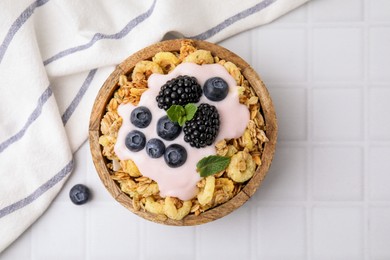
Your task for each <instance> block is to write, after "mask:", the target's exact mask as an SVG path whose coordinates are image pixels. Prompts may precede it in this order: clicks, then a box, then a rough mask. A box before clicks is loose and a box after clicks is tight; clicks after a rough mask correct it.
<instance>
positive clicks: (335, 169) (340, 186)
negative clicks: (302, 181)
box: [312, 146, 363, 200]
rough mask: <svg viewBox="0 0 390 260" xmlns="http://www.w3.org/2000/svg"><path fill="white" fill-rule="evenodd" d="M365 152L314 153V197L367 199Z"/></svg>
mask: <svg viewBox="0 0 390 260" xmlns="http://www.w3.org/2000/svg"><path fill="white" fill-rule="evenodd" d="M362 169H363V152H362V149H361V148H359V147H325V146H319V147H315V148H314V149H313V172H312V174H313V197H314V199H316V200H360V199H362V197H363V194H362V193H363V170H362Z"/></svg>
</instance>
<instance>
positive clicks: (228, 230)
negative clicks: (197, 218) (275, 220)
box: [196, 206, 251, 260]
mask: <svg viewBox="0 0 390 260" xmlns="http://www.w3.org/2000/svg"><path fill="white" fill-rule="evenodd" d="M250 230H251V227H250V214H249V210H248V208H247V207H245V206H243V207H241V208H239V209H237V210H235V211H234V212H233V213H231V214H229V215H227V216H225V217H223V218H222V219H218V220H216V221H212V222H209V223H207V224H203V225H201V226H198V227H197V230H196V232H199V236H198V238H199V239H198V240H197V241H196V243H197V244H198V248H199V251H198V252H197V256H198V257H197V258H198V259H224V260H237V259H249V257H250V244H251V241H250Z"/></svg>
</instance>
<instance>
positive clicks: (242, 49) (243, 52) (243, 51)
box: [218, 33, 252, 64]
mask: <svg viewBox="0 0 390 260" xmlns="http://www.w3.org/2000/svg"><path fill="white" fill-rule="evenodd" d="M238 42H239V43H240V44H237V43H238ZM218 44H219V45H221V46H223V47H225V48H227V49H228V50H230V51H232V52H234V53H235V54H237V55H238V56H240V57H241V58H243V59H244V60H245V61H246V62H248V63H249V64H251V62H252V49H251V48H252V42H251V34H249V33H240V34H238V35H235V36H234V37H231V38H228V39H226V40H223V41H222V42H219V43H218Z"/></svg>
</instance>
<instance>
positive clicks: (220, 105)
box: [114, 63, 249, 201]
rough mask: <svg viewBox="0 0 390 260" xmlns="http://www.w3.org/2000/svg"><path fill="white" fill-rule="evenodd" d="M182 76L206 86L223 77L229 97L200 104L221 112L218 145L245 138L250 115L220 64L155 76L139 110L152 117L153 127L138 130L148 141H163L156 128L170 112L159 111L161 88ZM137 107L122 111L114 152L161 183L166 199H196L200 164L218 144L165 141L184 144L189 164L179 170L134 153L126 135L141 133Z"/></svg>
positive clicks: (192, 66)
mask: <svg viewBox="0 0 390 260" xmlns="http://www.w3.org/2000/svg"><path fill="white" fill-rule="evenodd" d="M180 75H188V76H193V77H195V78H196V79H197V80H198V83H199V84H200V85H201V86H203V85H204V83H205V82H206V80H207V79H209V78H212V77H221V78H223V79H224V80H225V81H226V82H227V83H228V85H229V93H228V95H227V97H226V98H225V99H224V100H222V101H219V102H214V101H211V100H208V99H207V98H206V97H205V96H204V95H202V98H201V99H200V101H199V104H200V103H209V104H211V105H214V106H215V107H216V108H217V109H218V112H219V117H220V128H219V133H218V136H217V138H216V142H218V141H219V140H222V139H231V138H238V137H240V136H242V134H243V133H244V131H245V128H246V126H247V124H248V122H249V111H248V108H247V107H246V106H245V105H242V104H240V102H239V97H238V89H237V85H236V81H235V80H234V78H233V77H232V76H231V75H230V74H229V73H228V72H227V71H226V69H225V68H224V67H223V66H222V65H219V64H207V65H197V64H195V63H182V64H180V65H179V66H177V67H176V68H175V69H174V70H173V71H171V72H170V73H169V74H167V75H162V74H152V75H151V76H150V77H149V80H148V86H149V89H148V90H147V91H145V92H144V93H143V94H142V96H141V100H140V102H139V106H146V107H147V108H149V109H150V112H151V113H152V121H151V123H150V125H149V126H148V127H146V128H143V129H138V130H140V131H141V132H143V133H144V134H145V137H146V141H147V140H149V139H151V138H159V139H161V138H160V137H159V136H158V135H157V131H156V127H157V121H158V119H160V118H161V117H163V116H165V115H166V111H165V110H163V109H160V108H158V106H157V102H156V96H157V95H158V93H159V91H160V88H161V86H162V85H164V84H165V83H166V82H167V81H168V80H170V79H172V78H175V77H177V76H180ZM135 107H136V106H133V105H132V104H124V105H120V106H119V107H118V114H119V115H120V116H121V117H122V118H123V123H122V126H121V128H120V129H119V132H118V137H117V141H116V144H115V147H114V151H115V153H116V155H117V156H118V158H119V159H121V160H128V159H131V160H133V161H134V162H135V164H136V165H137V166H138V169H139V170H140V172H141V173H142V175H144V176H147V177H148V178H150V179H152V180H154V181H156V182H157V184H158V186H159V189H160V195H161V196H162V197H167V196H170V197H177V198H179V199H181V200H184V201H185V200H189V199H192V198H193V197H194V196H195V195H196V194H197V187H196V184H197V182H198V181H199V180H200V179H201V177H200V176H199V173H198V172H197V171H196V164H197V163H198V161H199V160H201V159H202V158H203V157H205V156H209V155H214V154H215V153H216V150H215V142H214V144H213V145H210V146H207V147H205V148H200V149H197V148H193V147H191V146H190V145H189V144H188V143H186V142H185V141H184V133H183V131H182V132H181V134H180V135H179V136H178V137H177V138H176V139H175V140H173V141H166V140H162V139H161V140H162V141H163V142H164V144H165V146H166V147H168V146H169V145H170V144H173V143H176V144H180V145H181V146H183V147H184V148H185V149H186V150H187V154H188V156H187V161H186V162H185V163H184V164H183V165H182V166H180V167H178V168H170V167H169V166H168V165H167V164H166V163H165V161H164V158H163V157H164V156H162V157H160V158H156V159H153V158H150V157H149V156H148V155H147V153H146V151H145V150H141V151H139V152H131V151H130V150H128V149H127V147H126V145H125V138H126V135H127V134H128V133H129V132H130V131H132V130H134V129H137V127H135V126H134V125H133V124H131V122H130V114H131V112H132V111H133V109H134V108H135Z"/></svg>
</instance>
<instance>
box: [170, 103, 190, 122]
mask: <svg viewBox="0 0 390 260" xmlns="http://www.w3.org/2000/svg"><path fill="white" fill-rule="evenodd" d="M185 114H186V111H185V109H184V108H183V107H182V106H179V105H172V106H171V107H170V108H169V109H168V110H167V115H168V118H169V120H171V121H172V122H178V121H179V118H180V117H183V116H185Z"/></svg>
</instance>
